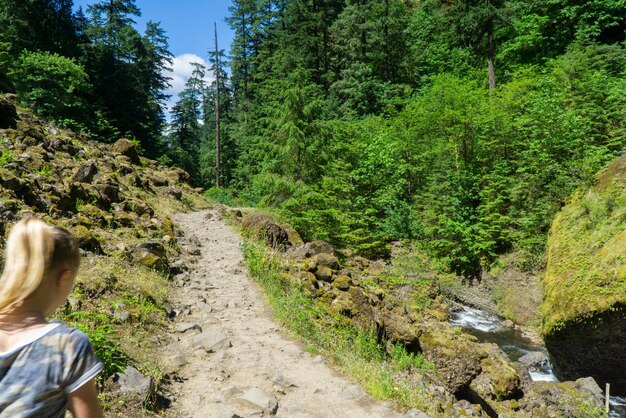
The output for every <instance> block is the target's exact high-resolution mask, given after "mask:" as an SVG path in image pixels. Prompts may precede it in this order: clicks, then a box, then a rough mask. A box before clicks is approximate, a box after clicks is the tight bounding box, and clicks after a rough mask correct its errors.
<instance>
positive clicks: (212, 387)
mask: <svg viewBox="0 0 626 418" xmlns="http://www.w3.org/2000/svg"><path fill="white" fill-rule="evenodd" d="M175 221H176V222H177V223H178V224H179V226H180V228H181V229H182V230H183V231H184V233H185V238H183V239H181V241H180V243H181V246H182V247H183V249H184V250H185V251H186V252H188V253H190V254H194V253H195V257H193V258H192V260H191V261H190V263H189V268H190V271H189V274H188V275H187V276H186V277H185V276H183V277H178V278H177V283H178V284H179V287H178V288H179V291H178V292H177V294H176V295H173V298H172V301H173V307H174V309H175V310H177V311H179V314H178V316H177V318H176V321H175V323H174V324H173V326H172V331H171V335H172V340H173V342H172V343H171V344H170V345H169V346H168V347H167V348H166V350H165V352H164V355H165V357H166V359H167V361H168V362H169V363H170V367H172V369H176V370H177V374H178V376H179V377H180V378H181V382H178V383H175V384H174V387H173V388H172V393H173V395H174V399H173V402H172V407H171V409H170V412H169V413H168V415H171V416H175V417H215V418H218V417H219V418H222V417H227V418H232V417H236V416H241V417H249V416H268V415H271V414H276V415H277V416H281V417H307V418H308V417H359V418H360V417H402V416H405V417H411V416H422V417H423V416H424V415H421V414H419V415H417V411H412V412H409V413H407V414H405V415H402V414H400V413H398V412H395V411H394V410H392V409H391V406H390V404H388V403H383V402H379V401H375V400H373V399H372V398H371V397H370V396H369V395H367V394H366V393H365V392H364V391H363V389H361V388H360V387H358V386H356V385H354V384H352V383H351V382H350V381H348V380H347V379H346V378H344V377H342V376H340V375H339V374H338V373H337V372H335V371H333V370H331V369H330V368H329V367H328V366H327V365H326V362H325V360H324V359H323V358H321V357H319V356H317V357H315V356H311V355H310V354H309V353H307V352H305V351H304V350H303V349H302V347H301V345H300V344H299V343H297V342H295V341H293V340H292V339H290V338H288V337H286V336H285V334H284V332H283V330H282V329H281V327H280V326H279V325H278V324H277V323H276V322H275V321H274V319H273V318H272V316H271V312H270V311H269V308H268V307H267V305H266V303H265V301H264V297H263V295H262V293H261V291H260V290H259V289H258V288H257V286H256V284H255V283H253V282H252V280H251V279H250V278H249V277H248V276H247V273H246V268H245V266H244V265H243V261H242V258H243V257H242V254H241V251H240V248H239V244H240V238H239V236H238V235H237V234H236V233H235V232H233V231H232V230H231V229H230V228H229V227H228V226H226V225H225V224H224V222H223V221H222V220H221V219H220V217H219V215H218V213H217V211H215V210H209V211H203V212H194V213H188V214H179V215H177V216H176V217H175Z"/></svg>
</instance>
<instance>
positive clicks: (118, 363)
mask: <svg viewBox="0 0 626 418" xmlns="http://www.w3.org/2000/svg"><path fill="white" fill-rule="evenodd" d="M65 320H66V321H67V322H68V324H69V325H72V326H75V327H77V328H78V329H80V330H81V331H83V332H85V333H86V334H87V335H88V336H89V340H90V341H91V344H92V345H93V347H94V350H95V352H96V356H98V359H100V361H102V364H103V366H104V371H103V373H102V374H101V375H99V376H98V379H100V381H102V382H103V381H105V380H106V379H108V378H109V377H110V376H112V375H113V374H115V373H118V372H123V371H124V369H125V368H126V364H127V362H128V358H127V357H126V355H125V354H124V353H122V352H121V351H120V344H119V343H118V342H117V340H118V336H117V334H116V333H115V331H114V330H113V328H112V326H111V319H110V318H109V317H108V316H107V315H105V314H101V313H97V312H87V311H77V312H72V313H70V314H69V315H67V316H66V318H65Z"/></svg>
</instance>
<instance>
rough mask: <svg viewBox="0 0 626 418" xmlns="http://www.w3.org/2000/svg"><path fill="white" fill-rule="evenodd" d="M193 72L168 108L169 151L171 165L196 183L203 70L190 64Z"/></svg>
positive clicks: (197, 180)
mask: <svg viewBox="0 0 626 418" xmlns="http://www.w3.org/2000/svg"><path fill="white" fill-rule="evenodd" d="M193 66H194V70H193V72H192V74H191V77H189V79H188V80H187V82H186V83H185V88H184V90H183V91H182V92H181V93H180V94H179V95H178V101H177V102H176V104H175V105H174V107H173V108H172V122H171V124H170V134H169V144H168V146H169V149H168V152H167V155H168V156H169V157H170V158H171V159H172V161H173V162H174V163H175V164H177V165H179V166H181V167H182V168H184V169H185V170H187V171H188V172H189V173H190V174H191V175H192V178H193V179H194V181H195V182H197V183H199V182H200V170H201V165H200V147H201V144H202V142H203V131H202V129H201V124H200V121H201V120H202V103H203V102H204V100H205V95H206V86H205V82H204V76H205V71H206V69H205V67H204V66H202V65H201V64H198V63H193Z"/></svg>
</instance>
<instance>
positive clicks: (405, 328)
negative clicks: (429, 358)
mask: <svg viewBox="0 0 626 418" xmlns="http://www.w3.org/2000/svg"><path fill="white" fill-rule="evenodd" d="M375 320H376V324H377V326H378V329H379V332H380V334H382V335H383V336H384V337H385V338H387V339H389V340H391V341H394V342H397V343H400V344H402V345H404V346H405V347H407V348H408V349H409V350H410V351H413V352H418V351H421V347H420V335H421V333H422V331H421V329H420V328H419V327H418V325H417V324H415V323H414V322H413V321H412V320H411V318H410V317H409V316H408V315H405V314H404V312H397V311H394V310H393V309H392V310H388V309H381V310H378V311H376V313H375Z"/></svg>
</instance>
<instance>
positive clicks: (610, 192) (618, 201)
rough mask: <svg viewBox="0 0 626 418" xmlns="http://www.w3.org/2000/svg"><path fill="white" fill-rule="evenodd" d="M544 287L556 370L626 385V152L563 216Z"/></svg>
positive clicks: (616, 387) (618, 387) (553, 235)
mask: <svg viewBox="0 0 626 418" xmlns="http://www.w3.org/2000/svg"><path fill="white" fill-rule="evenodd" d="M544 289H545V297H544V301H543V304H542V316H543V334H544V338H545V342H546V346H547V348H548V350H549V352H550V356H551V359H552V362H553V364H554V366H555V371H556V372H557V373H558V374H559V376H560V377H561V378H565V379H574V378H578V377H583V376H593V377H594V378H595V379H596V380H597V381H598V383H600V384H601V385H603V384H604V383H606V382H608V383H611V384H612V390H613V391H615V392H618V393H622V394H623V393H626V156H622V157H620V158H618V159H616V160H614V161H613V162H612V163H611V164H610V165H609V166H608V167H607V168H606V169H605V170H603V171H602V172H601V173H600V174H599V175H598V179H597V183H596V185H595V186H594V187H593V188H591V189H590V190H589V191H588V192H586V193H579V194H578V195H576V196H575V197H574V198H573V199H572V202H571V203H570V204H568V205H567V206H565V207H564V208H563V210H562V211H561V213H560V214H559V215H558V216H557V218H556V219H555V221H554V223H553V225H552V229H551V231H550V237H549V250H548V265H547V271H546V276H545V279H544Z"/></svg>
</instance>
